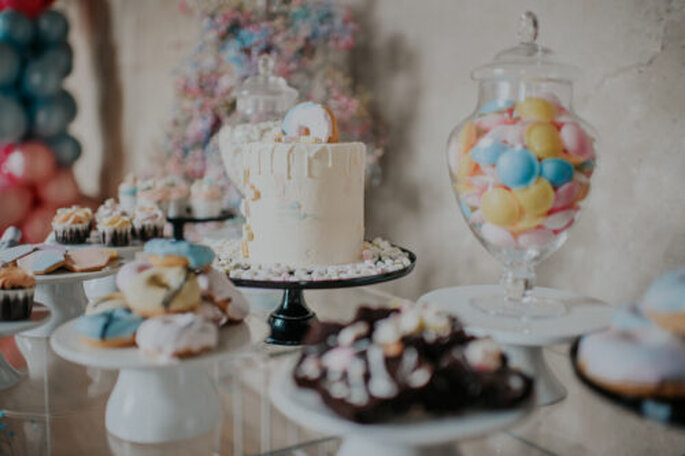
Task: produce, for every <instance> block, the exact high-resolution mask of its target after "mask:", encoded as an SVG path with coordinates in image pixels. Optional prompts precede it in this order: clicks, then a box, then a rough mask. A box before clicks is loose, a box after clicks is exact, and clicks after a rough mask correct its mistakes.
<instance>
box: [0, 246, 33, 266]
mask: <svg viewBox="0 0 685 456" xmlns="http://www.w3.org/2000/svg"><path fill="white" fill-rule="evenodd" d="M34 250H36V248H35V247H34V246H32V245H30V244H24V245H17V246H14V247H10V248H7V249H2V250H0V264H11V263H14V262H15V261H17V260H18V259H19V258H22V257H25V256H26V255H28V254H29V253H31V252H33V251H34Z"/></svg>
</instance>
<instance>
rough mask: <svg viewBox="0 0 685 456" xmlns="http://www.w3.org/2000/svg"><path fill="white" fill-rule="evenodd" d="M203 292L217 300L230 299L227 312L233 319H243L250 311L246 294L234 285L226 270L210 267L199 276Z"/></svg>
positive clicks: (230, 318)
mask: <svg viewBox="0 0 685 456" xmlns="http://www.w3.org/2000/svg"><path fill="white" fill-rule="evenodd" d="M197 280H198V283H199V284H200V289H201V290H202V294H203V295H205V296H208V297H210V298H211V299H212V300H213V301H215V302H224V301H229V304H228V308H227V309H226V314H227V315H228V318H229V320H231V321H243V320H244V319H245V317H247V315H248V314H249V313H250V305H249V304H248V302H247V299H245V296H243V294H242V293H241V292H240V291H239V290H238V288H236V286H235V285H233V282H231V281H230V280H229V279H228V277H227V276H226V273H225V272H221V271H217V270H216V269H214V268H209V270H207V271H206V272H203V273H202V274H200V275H199V276H198V277H197Z"/></svg>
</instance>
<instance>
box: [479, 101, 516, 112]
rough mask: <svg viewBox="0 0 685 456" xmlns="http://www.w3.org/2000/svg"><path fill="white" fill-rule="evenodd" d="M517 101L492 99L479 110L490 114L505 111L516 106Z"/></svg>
mask: <svg viewBox="0 0 685 456" xmlns="http://www.w3.org/2000/svg"><path fill="white" fill-rule="evenodd" d="M515 103H516V102H515V101H514V100H492V101H489V102H487V103H485V104H484V105H483V106H481V108H480V109H479V110H478V114H489V113H491V112H497V111H505V110H507V109H509V108H511V107H512V106H514V104H515Z"/></svg>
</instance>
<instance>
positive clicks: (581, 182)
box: [573, 173, 590, 203]
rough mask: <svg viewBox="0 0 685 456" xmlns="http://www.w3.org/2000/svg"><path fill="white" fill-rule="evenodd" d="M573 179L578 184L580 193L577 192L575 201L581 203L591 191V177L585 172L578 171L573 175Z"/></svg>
mask: <svg viewBox="0 0 685 456" xmlns="http://www.w3.org/2000/svg"><path fill="white" fill-rule="evenodd" d="M573 180H574V181H575V182H576V183H577V184H578V193H576V196H575V199H574V202H575V203H579V202H581V201H583V200H584V199H585V198H586V197H587V195H588V193H590V179H588V178H587V177H586V176H585V175H584V174H580V173H576V174H575V175H574V176H573Z"/></svg>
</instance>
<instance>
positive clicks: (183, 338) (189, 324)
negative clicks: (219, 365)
mask: <svg viewBox="0 0 685 456" xmlns="http://www.w3.org/2000/svg"><path fill="white" fill-rule="evenodd" d="M218 343H219V330H218V329H217V327H216V326H215V325H214V324H213V323H210V322H209V321H207V320H205V319H204V318H202V317H201V316H199V315H196V314H193V313H182V314H168V315H162V316H160V317H154V318H150V319H148V320H145V321H144V322H143V323H142V324H141V325H140V327H139V328H138V332H137V333H136V344H137V345H138V347H140V349H141V350H143V351H144V352H145V353H148V354H151V355H153V356H159V357H160V358H162V359H169V358H173V357H174V356H175V355H176V354H178V353H186V352H187V353H199V352H201V351H204V350H206V349H211V348H214V347H216V346H217V344H218Z"/></svg>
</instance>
